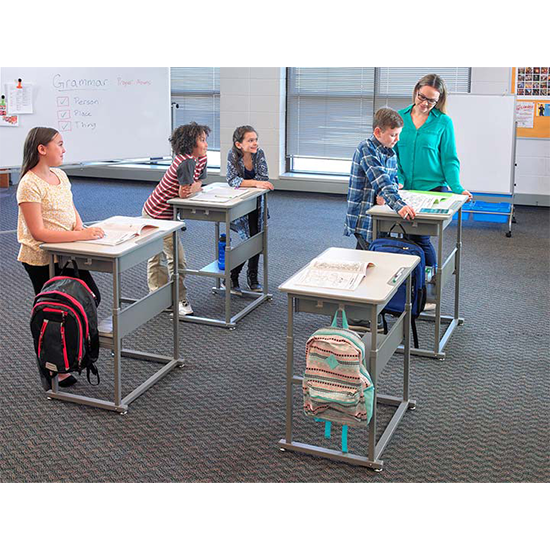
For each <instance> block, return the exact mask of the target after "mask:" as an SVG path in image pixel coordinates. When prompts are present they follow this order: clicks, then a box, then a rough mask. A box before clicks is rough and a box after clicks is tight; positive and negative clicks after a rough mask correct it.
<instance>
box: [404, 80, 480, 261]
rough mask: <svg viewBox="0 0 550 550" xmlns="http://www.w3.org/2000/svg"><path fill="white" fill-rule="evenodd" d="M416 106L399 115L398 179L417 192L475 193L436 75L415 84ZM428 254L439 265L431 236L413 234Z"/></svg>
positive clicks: (427, 259)
mask: <svg viewBox="0 0 550 550" xmlns="http://www.w3.org/2000/svg"><path fill="white" fill-rule="evenodd" d="M412 100H413V102H412V105H409V106H408V107H406V108H405V109H401V110H400V111H399V114H400V115H401V116H402V118H403V121H404V123H405V125H404V127H403V131H402V132H401V135H400V139H399V142H398V143H397V144H396V145H395V148H394V149H395V152H396V153H397V165H398V178H399V182H400V183H401V184H403V188H404V189H407V190H416V191H436V192H449V188H450V191H452V192H453V193H456V194H462V195H468V200H471V199H472V194H471V193H470V192H469V191H467V190H466V189H464V188H463V187H462V185H460V161H459V160H458V155H457V153H456V144H455V133H454V128H453V121H452V120H451V118H450V117H449V116H448V115H447V114H446V104H447V88H446V87H445V82H444V81H443V79H442V78H441V77H439V76H438V75H436V74H429V75H426V76H424V77H423V78H421V79H420V80H419V81H418V82H417V83H416V86H415V87H414V91H413V97H412ZM410 238H411V239H412V240H414V241H415V242H417V243H418V244H419V245H420V246H421V247H422V248H423V250H424V253H425V255H426V265H427V266H434V269H435V268H437V256H436V253H435V249H434V247H433V245H432V243H431V241H430V237H429V236H428V235H411V236H410Z"/></svg>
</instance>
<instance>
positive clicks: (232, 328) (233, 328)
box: [229, 327, 237, 330]
mask: <svg viewBox="0 0 550 550" xmlns="http://www.w3.org/2000/svg"><path fill="white" fill-rule="evenodd" d="M236 328H237V327H229V330H235V329H236Z"/></svg>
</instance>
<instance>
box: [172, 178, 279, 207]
mask: <svg viewBox="0 0 550 550" xmlns="http://www.w3.org/2000/svg"><path fill="white" fill-rule="evenodd" d="M222 184H223V185H222ZM218 187H219V188H225V189H227V188H228V185H227V183H225V182H215V183H211V184H209V185H205V186H204V187H203V188H202V192H203V193H207V192H209V191H211V190H213V189H216V188H218ZM240 189H246V190H247V191H249V192H248V193H246V195H244V196H242V197H235V198H234V199H229V200H228V201H226V202H217V201H212V202H210V201H206V200H196V198H194V197H192V198H190V199H170V200H169V201H168V204H172V205H174V206H185V207H187V208H190V207H192V208H217V209H220V210H229V209H230V208H233V207H234V206H237V205H238V204H241V203H242V202H246V201H248V200H250V199H253V198H254V199H255V198H258V197H261V196H262V195H265V194H266V193H269V189H258V188H256V187H241V188H240ZM195 197H196V196H195Z"/></svg>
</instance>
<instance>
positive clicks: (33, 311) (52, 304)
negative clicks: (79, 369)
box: [31, 302, 82, 366]
mask: <svg viewBox="0 0 550 550" xmlns="http://www.w3.org/2000/svg"><path fill="white" fill-rule="evenodd" d="M43 305H49V306H57V307H64V308H66V309H68V310H69V311H71V312H72V313H73V315H74V317H75V319H76V324H77V325H78V331H79V336H80V337H79V339H78V346H79V347H78V365H79V366H80V363H81V362H82V324H81V322H80V319H79V317H78V315H77V313H76V311H75V310H74V309H72V308H71V307H70V306H67V305H65V304H59V303H57V302H40V303H39V304H36V305H35V306H34V307H33V308H32V313H31V317H32V316H33V315H34V313H35V309H36V308H37V307H39V306H43ZM46 309H48V310H50V311H55V312H59V310H55V309H50V308H44V311H46ZM62 313H63V315H64V316H66V315H67V313H66V312H62ZM63 322H64V321H63ZM42 326H44V325H42Z"/></svg>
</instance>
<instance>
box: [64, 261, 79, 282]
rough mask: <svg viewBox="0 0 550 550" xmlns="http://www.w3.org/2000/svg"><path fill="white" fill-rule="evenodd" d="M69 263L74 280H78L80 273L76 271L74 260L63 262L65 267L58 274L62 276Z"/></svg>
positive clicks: (76, 266)
mask: <svg viewBox="0 0 550 550" xmlns="http://www.w3.org/2000/svg"><path fill="white" fill-rule="evenodd" d="M71 263H72V264H73V267H72V269H73V271H74V276H75V278H76V279H80V272H79V271H78V264H77V263H76V260H67V261H66V262H65V265H64V266H63V267H62V268H61V273H60V275H63V274H64V273H65V270H66V269H67V266H68V265H69V264H71Z"/></svg>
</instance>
